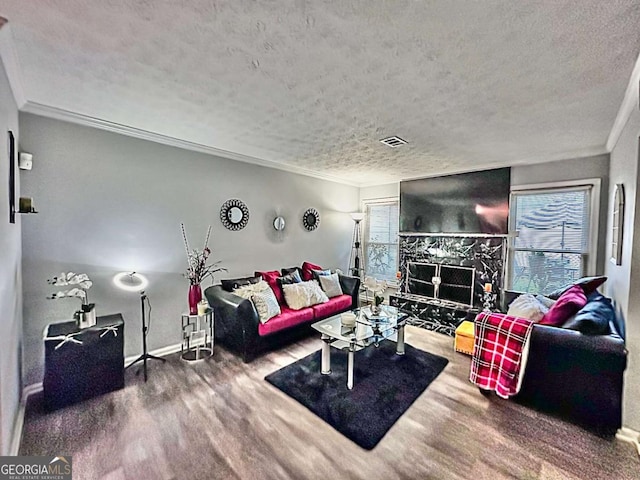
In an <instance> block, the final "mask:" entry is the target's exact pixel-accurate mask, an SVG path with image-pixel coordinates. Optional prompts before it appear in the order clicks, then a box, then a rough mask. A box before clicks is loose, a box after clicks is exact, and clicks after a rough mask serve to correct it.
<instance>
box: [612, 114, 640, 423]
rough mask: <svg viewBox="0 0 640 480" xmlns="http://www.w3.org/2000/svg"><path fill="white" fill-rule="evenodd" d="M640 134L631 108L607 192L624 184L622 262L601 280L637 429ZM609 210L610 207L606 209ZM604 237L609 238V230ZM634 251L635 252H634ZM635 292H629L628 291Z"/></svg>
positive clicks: (628, 415)
mask: <svg viewBox="0 0 640 480" xmlns="http://www.w3.org/2000/svg"><path fill="white" fill-rule="evenodd" d="M639 136H640V112H638V110H637V109H634V110H633V113H632V114H631V117H630V118H629V120H628V121H627V124H626V126H625V128H624V130H623V131H622V134H621V135H620V138H619V139H618V142H617V144H616V146H615V147H614V149H613V151H612V152H611V170H610V172H611V173H610V178H611V186H610V189H609V192H608V196H609V199H610V201H612V199H613V191H614V187H615V185H616V184H617V183H622V184H623V185H624V193H625V208H624V230H623V239H622V265H615V264H613V263H611V262H609V261H607V263H606V268H605V274H606V275H607V277H609V278H608V280H607V282H606V283H605V284H604V287H605V291H606V293H607V294H608V295H609V296H610V297H611V298H612V299H613V300H614V303H615V305H616V308H617V309H618V311H619V312H620V313H621V314H622V315H623V317H624V318H625V328H626V343H627V350H628V351H629V360H628V366H627V371H626V372H625V384H624V397H623V401H624V403H623V418H622V423H623V425H624V426H626V427H629V428H632V429H634V430H636V431H640V403H638V399H639V398H640V297H639V296H638V295H637V292H639V291H640V254H638V252H640V233H638V232H640V216H638V215H636V212H637V209H638V208H640V197H639V196H638V161H639V160H638V142H639V138H638V137H639ZM609 210H611V209H609ZM611 216H612V212H611V211H609V215H608V229H607V230H610V229H611ZM607 241H608V242H610V241H611V232H610V231H608V237H607ZM634 251H635V252H636V255H634V254H633V253H634ZM632 292H633V293H635V295H631V293H632Z"/></svg>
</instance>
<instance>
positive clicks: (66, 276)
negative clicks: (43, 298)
mask: <svg viewBox="0 0 640 480" xmlns="http://www.w3.org/2000/svg"><path fill="white" fill-rule="evenodd" d="M47 283H48V284H49V285H54V286H56V287H71V288H69V289H67V290H60V291H59V292H54V293H52V294H51V295H49V296H48V297H47V298H48V299H50V300H57V299H58V298H70V297H75V298H79V299H80V302H81V304H82V305H87V304H88V303H89V301H88V296H87V290H89V289H90V288H91V286H92V285H93V282H92V281H91V280H89V277H88V276H87V274H86V273H73V272H69V273H64V272H62V273H61V274H60V275H58V276H56V277H53V278H50V279H49V280H47Z"/></svg>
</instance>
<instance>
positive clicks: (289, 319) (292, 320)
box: [258, 307, 313, 337]
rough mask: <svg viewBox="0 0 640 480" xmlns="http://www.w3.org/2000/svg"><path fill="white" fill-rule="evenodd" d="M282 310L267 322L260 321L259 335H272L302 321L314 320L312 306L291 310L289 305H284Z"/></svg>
mask: <svg viewBox="0 0 640 480" xmlns="http://www.w3.org/2000/svg"><path fill="white" fill-rule="evenodd" d="M281 310H282V312H281V313H280V315H276V316H275V317H273V318H271V319H269V320H268V321H267V323H260V324H259V325H258V335H260V336H261V337H264V336H265V335H270V334H272V333H275V332H279V331H280V330H284V329H286V328H289V327H293V326H295V325H298V324H300V323H304V322H308V321H310V320H313V310H312V309H311V308H303V309H301V310H291V309H290V308H289V307H282V309H281Z"/></svg>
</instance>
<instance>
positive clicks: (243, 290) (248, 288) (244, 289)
mask: <svg viewBox="0 0 640 480" xmlns="http://www.w3.org/2000/svg"><path fill="white" fill-rule="evenodd" d="M265 290H271V289H270V288H269V284H268V283H267V282H265V281H264V280H259V281H258V283H250V284H248V285H242V286H241V287H238V288H236V289H234V290H233V294H234V295H238V296H239V297H242V298H246V299H247V300H251V296H252V295H253V294H254V293H259V292H263V291H265Z"/></svg>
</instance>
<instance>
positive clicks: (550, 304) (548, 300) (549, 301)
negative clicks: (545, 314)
mask: <svg viewBox="0 0 640 480" xmlns="http://www.w3.org/2000/svg"><path fill="white" fill-rule="evenodd" d="M536 300H538V301H539V302H540V303H541V304H543V305H544V306H545V307H547V308H551V307H553V304H554V303H556V300H553V299H552V298H549V297H545V296H544V295H540V294H538V295H536Z"/></svg>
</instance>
